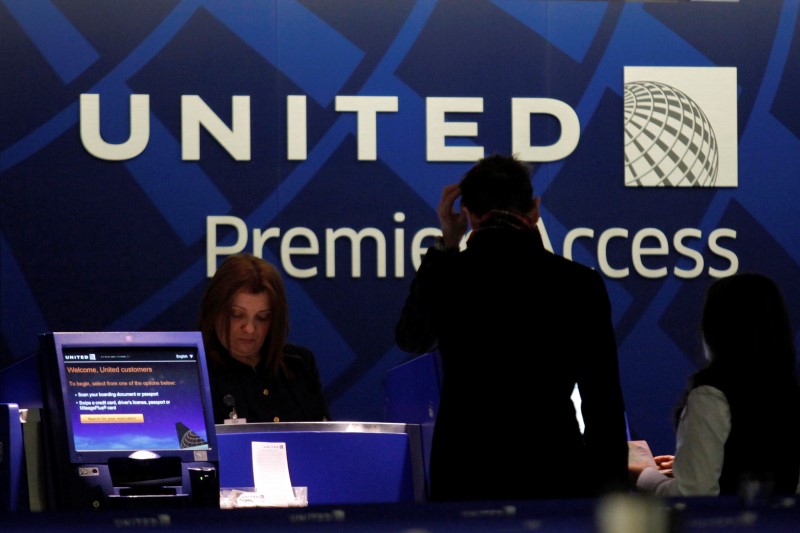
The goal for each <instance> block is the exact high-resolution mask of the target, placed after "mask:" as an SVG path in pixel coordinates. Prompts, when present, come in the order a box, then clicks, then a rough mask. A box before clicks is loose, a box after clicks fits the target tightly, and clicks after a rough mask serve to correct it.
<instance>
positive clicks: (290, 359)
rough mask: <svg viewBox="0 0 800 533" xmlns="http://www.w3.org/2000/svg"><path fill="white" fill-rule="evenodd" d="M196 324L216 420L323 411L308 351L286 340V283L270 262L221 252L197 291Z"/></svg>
mask: <svg viewBox="0 0 800 533" xmlns="http://www.w3.org/2000/svg"><path fill="white" fill-rule="evenodd" d="M200 330H201V331H202V333H203V341H204V344H205V349H206V358H207V359H208V366H209V380H210V382H211V395H212V399H213V403H214V418H215V422H216V423H217V424H222V423H223V422H224V420H225V419H229V418H238V419H245V420H246V421H247V422H304V421H322V420H329V419H330V413H329V411H328V406H327V403H326V401H325V398H324V396H323V393H322V385H321V382H320V377H319V372H318V370H317V365H316V361H315V359H314V354H313V353H312V352H311V351H310V350H309V349H307V348H305V347H302V346H298V345H296V344H291V343H289V342H287V337H288V334H289V316H288V305H287V301H286V291H285V289H284V285H283V280H282V279H281V275H280V273H279V272H278V270H277V269H276V268H275V267H274V266H273V265H272V264H270V263H268V262H267V261H265V260H263V259H260V258H258V257H255V256H252V255H248V254H239V255H232V256H229V257H228V258H226V259H225V260H224V261H223V262H222V264H221V265H220V266H219V268H218V269H217V272H216V274H214V277H213V278H212V279H211V282H210V284H209V286H208V288H207V289H206V293H205V296H204V297H203V303H202V308H201V312H200Z"/></svg>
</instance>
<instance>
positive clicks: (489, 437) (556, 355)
mask: <svg viewBox="0 0 800 533" xmlns="http://www.w3.org/2000/svg"><path fill="white" fill-rule="evenodd" d="M396 340H397V343H398V346H399V347H400V348H401V349H403V350H404V351H408V352H412V353H426V352H429V351H432V350H434V349H438V350H439V352H440V354H441V358H442V374H443V383H442V390H441V398H440V406H439V412H438V413H437V418H436V425H435V429H434V436H433V444H432V450H431V463H430V483H431V485H430V498H431V500H439V501H441V500H498V499H530V498H564V497H586V496H594V495H598V494H600V493H601V492H603V491H605V490H611V489H614V490H615V489H619V488H621V487H624V485H625V483H626V479H627V449H628V448H627V435H626V422H625V413H624V404H623V399H622V392H621V388H620V382H619V372H618V363H617V348H616V340H615V335H614V330H613V324H612V319H611V306H610V302H609V298H608V294H607V292H606V288H605V285H604V283H603V280H602V278H601V277H600V275H599V274H598V273H597V272H595V271H594V270H592V269H590V268H588V267H585V266H583V265H580V264H578V263H575V262H572V261H570V260H567V259H565V258H563V257H559V256H556V255H554V254H552V253H550V252H548V251H547V250H545V249H544V247H543V245H542V240H541V237H540V235H539V233H538V232H537V231H531V230H521V229H517V228H506V227H502V228H486V229H480V230H478V231H474V232H473V234H472V235H471V237H470V239H469V241H468V246H467V249H466V250H465V251H462V252H456V251H442V250H437V249H435V248H431V249H429V250H428V252H427V253H426V255H425V257H424V259H423V262H422V264H421V265H420V268H419V270H418V272H417V275H416V277H415V279H414V281H413V282H412V286H411V289H410V293H409V296H408V299H407V301H406V303H405V306H404V308H403V312H402V316H401V319H400V320H399V322H398V324H397V327H396ZM576 383H577V384H578V386H579V390H580V394H581V397H582V411H583V420H584V422H585V432H584V434H583V435H582V434H581V432H580V429H579V425H578V422H577V421H576V414H575V409H574V406H573V402H572V400H571V394H572V392H573V388H574V385H575V384H576Z"/></svg>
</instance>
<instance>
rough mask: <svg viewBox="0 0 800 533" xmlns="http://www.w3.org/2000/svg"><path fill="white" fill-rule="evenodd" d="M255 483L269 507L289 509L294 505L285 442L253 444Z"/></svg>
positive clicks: (257, 490)
mask: <svg viewBox="0 0 800 533" xmlns="http://www.w3.org/2000/svg"><path fill="white" fill-rule="evenodd" d="M252 446H253V481H254V482H255V487H256V492H257V493H259V494H262V495H263V497H264V501H265V503H266V504H267V505H273V506H276V507H288V506H289V505H290V504H294V502H295V497H294V491H292V480H291V478H290V477H289V461H288V459H287V458H286V443H285V442H253V443H252Z"/></svg>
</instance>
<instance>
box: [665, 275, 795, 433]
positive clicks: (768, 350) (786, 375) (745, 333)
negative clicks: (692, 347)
mask: <svg viewBox="0 0 800 533" xmlns="http://www.w3.org/2000/svg"><path fill="white" fill-rule="evenodd" d="M700 332H701V334H702V337H703V342H704V343H705V348H706V350H707V356H708V358H709V361H708V364H707V365H706V367H705V368H703V369H701V370H699V371H698V372H695V373H694V374H693V375H692V376H691V378H690V380H689V387H688V389H687V391H686V395H685V396H684V398H683V399H682V400H681V402H680V403H679V404H678V406H677V408H676V411H675V423H676V425H677V423H678V422H679V420H680V416H681V412H682V410H683V407H684V406H685V404H686V397H687V396H688V394H689V392H690V391H691V389H693V388H695V387H697V386H700V385H712V386H715V387H717V388H719V389H722V390H723V392H724V393H725V395H726V397H727V398H728V401H729V403H730V404H731V408H732V409H737V410H739V412H742V411H747V412H748V413H754V416H758V415H757V414H756V413H757V412H758V411H759V410H761V409H764V408H767V407H765V406H766V405H768V404H775V403H778V404H783V403H786V402H790V401H792V400H791V398H793V397H794V396H795V395H796V394H797V371H796V357H795V346H794V335H793V333H792V327H791V323H790V319H789V312H788V310H787V308H786V304H785V302H784V299H783V295H782V294H781V291H780V289H779V288H778V286H777V285H776V284H775V282H774V281H772V280H771V279H770V278H768V277H766V276H764V275H762V274H756V273H741V274H735V275H733V276H729V277H726V278H721V279H718V280H716V281H715V282H714V283H713V284H712V285H711V286H710V287H709V288H708V291H707V292H706V298H705V304H704V306H703V312H702V318H701V322H700ZM773 409H774V406H773Z"/></svg>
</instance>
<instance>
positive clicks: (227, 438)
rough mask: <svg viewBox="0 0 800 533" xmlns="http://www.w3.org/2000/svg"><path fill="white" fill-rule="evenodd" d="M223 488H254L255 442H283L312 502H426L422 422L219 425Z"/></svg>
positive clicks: (296, 482) (294, 475) (295, 481)
mask: <svg viewBox="0 0 800 533" xmlns="http://www.w3.org/2000/svg"><path fill="white" fill-rule="evenodd" d="M216 432H217V445H218V446H219V452H220V453H219V481H220V487H221V488H235V487H245V488H247V487H253V486H254V478H253V461H252V445H251V443H253V442H283V443H285V444H286V455H287V460H288V463H289V475H290V477H291V482H292V485H293V486H295V487H308V504H309V505H316V504H348V503H392V502H423V501H425V494H426V490H425V471H424V463H423V457H422V444H421V439H420V428H419V425H418V424H399V423H373V422H276V423H256V424H224V425H223V424H218V425H217V426H216Z"/></svg>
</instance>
